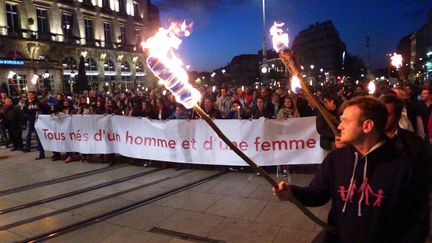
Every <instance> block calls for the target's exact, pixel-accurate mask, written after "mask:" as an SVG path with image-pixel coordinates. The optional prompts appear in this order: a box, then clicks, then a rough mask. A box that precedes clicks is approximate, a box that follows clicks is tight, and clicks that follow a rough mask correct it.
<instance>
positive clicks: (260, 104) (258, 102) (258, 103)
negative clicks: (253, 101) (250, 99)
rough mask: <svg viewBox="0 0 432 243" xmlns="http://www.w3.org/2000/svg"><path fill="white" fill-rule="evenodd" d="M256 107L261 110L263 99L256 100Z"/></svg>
mask: <svg viewBox="0 0 432 243" xmlns="http://www.w3.org/2000/svg"><path fill="white" fill-rule="evenodd" d="M257 107H258V108H259V109H260V110H262V109H263V108H264V100H263V99H257Z"/></svg>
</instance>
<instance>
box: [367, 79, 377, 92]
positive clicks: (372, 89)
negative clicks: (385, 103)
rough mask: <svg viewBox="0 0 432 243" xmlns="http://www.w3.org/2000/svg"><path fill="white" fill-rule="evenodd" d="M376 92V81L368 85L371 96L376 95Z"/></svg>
mask: <svg viewBox="0 0 432 243" xmlns="http://www.w3.org/2000/svg"><path fill="white" fill-rule="evenodd" d="M375 90H376V86H375V82H374V81H370V82H369V84H368V91H369V94H370V95H371V94H374V93H375Z"/></svg>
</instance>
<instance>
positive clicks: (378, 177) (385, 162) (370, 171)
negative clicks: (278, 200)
mask: <svg viewBox="0 0 432 243" xmlns="http://www.w3.org/2000/svg"><path fill="white" fill-rule="evenodd" d="M415 183H416V180H413V171H412V166H411V164H410V163H409V161H408V160H407V159H406V158H405V157H403V156H401V155H400V154H399V153H398V152H397V151H395V150H394V149H393V148H392V146H391V144H390V143H388V142H385V143H384V144H382V143H380V144H377V145H376V146H374V148H373V149H372V150H371V151H370V152H369V153H368V154H366V156H361V155H360V154H359V153H357V152H355V149H354V148H353V147H352V146H349V147H346V148H343V149H338V150H335V151H333V152H331V153H330V154H329V155H328V156H327V157H326V158H325V160H324V161H323V163H322V165H321V167H320V169H319V170H318V172H317V173H316V175H315V177H314V178H313V179H312V181H311V183H310V184H309V185H308V186H307V187H298V186H294V185H291V186H290V187H291V190H292V192H293V194H294V196H295V197H296V198H297V199H298V200H299V201H300V202H302V203H303V204H304V205H305V206H309V207H315V206H322V205H324V204H326V203H327V202H328V201H329V200H332V202H331V209H330V212H329V215H328V223H329V224H330V225H333V226H335V227H337V228H339V230H340V234H339V235H338V236H336V235H332V234H330V233H327V232H326V233H325V235H324V242H361V243H363V242H410V243H413V242H425V240H426V237H427V235H428V231H429V209H428V200H427V193H425V192H424V190H419V186H418V185H416V184H415Z"/></svg>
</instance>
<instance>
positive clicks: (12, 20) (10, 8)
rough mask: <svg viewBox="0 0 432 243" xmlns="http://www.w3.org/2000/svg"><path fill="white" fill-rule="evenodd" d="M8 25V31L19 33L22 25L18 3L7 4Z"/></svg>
mask: <svg viewBox="0 0 432 243" xmlns="http://www.w3.org/2000/svg"><path fill="white" fill-rule="evenodd" d="M6 14H7V25H8V31H9V32H11V33H18V31H19V29H20V27H19V23H18V7H17V5H12V4H6Z"/></svg>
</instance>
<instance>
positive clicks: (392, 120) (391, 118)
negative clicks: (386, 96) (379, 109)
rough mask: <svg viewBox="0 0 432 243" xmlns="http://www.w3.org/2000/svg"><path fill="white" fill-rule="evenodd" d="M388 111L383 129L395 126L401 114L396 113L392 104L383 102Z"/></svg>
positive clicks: (389, 129) (387, 129)
mask: <svg viewBox="0 0 432 243" xmlns="http://www.w3.org/2000/svg"><path fill="white" fill-rule="evenodd" d="M385 106H386V108H387V112H388V117H387V123H386V125H385V128H384V131H386V132H387V131H391V130H392V129H394V128H396V126H397V124H398V122H399V119H400V117H401V114H396V111H395V107H394V105H393V104H385Z"/></svg>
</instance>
